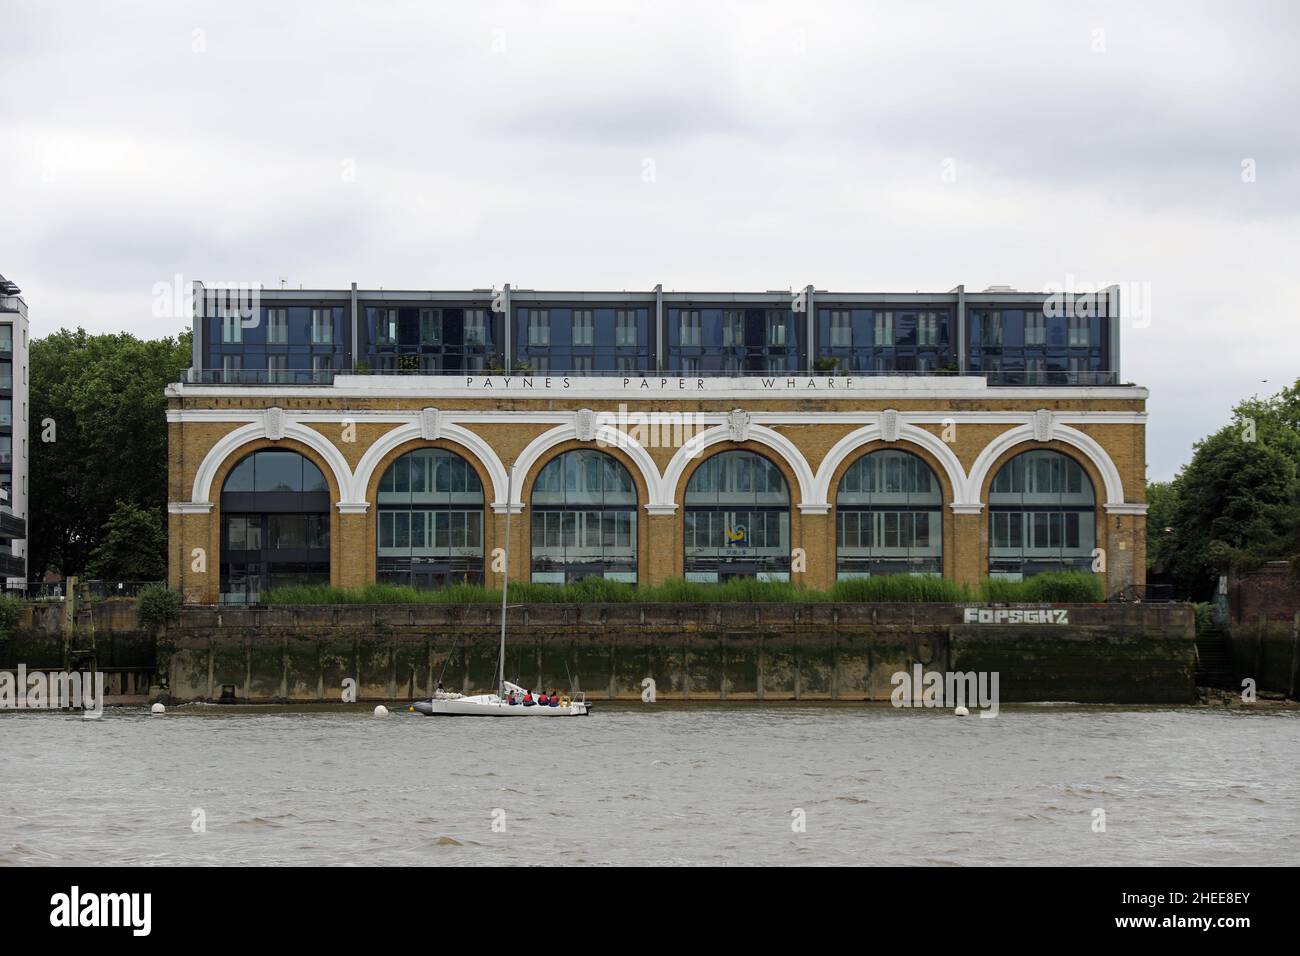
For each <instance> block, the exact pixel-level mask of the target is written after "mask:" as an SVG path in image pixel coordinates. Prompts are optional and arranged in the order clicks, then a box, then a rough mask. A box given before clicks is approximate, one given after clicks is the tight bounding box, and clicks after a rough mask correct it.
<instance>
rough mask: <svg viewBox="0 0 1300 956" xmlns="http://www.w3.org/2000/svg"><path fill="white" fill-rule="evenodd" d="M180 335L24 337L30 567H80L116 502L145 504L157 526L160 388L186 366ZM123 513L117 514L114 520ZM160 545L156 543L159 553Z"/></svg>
mask: <svg viewBox="0 0 1300 956" xmlns="http://www.w3.org/2000/svg"><path fill="white" fill-rule="evenodd" d="M189 342H190V334H189V333H188V332H185V333H182V334H181V335H180V336H178V337H174V338H163V339H155V340H152V341H144V340H141V339H138V338H136V337H135V336H133V335H130V334H127V333H116V334H110V335H90V334H88V333H87V332H86V331H85V330H84V329H77V330H76V331H75V332H71V331H68V330H67V329H62V330H60V331H58V332H55V333H54V334H52V335H49V336H46V337H45V338H42V339H37V340H35V341H33V342H32V347H31V438H30V441H29V444H28V447H29V449H30V450H31V479H30V488H31V490H32V494H31V498H30V509H29V514H28V555H29V564H28V566H29V568H30V571H31V574H32V575H34V576H39V575H40V574H42V573H43V572H44V571H46V570H56V571H59V572H61V573H63V574H65V575H67V574H83V573H86V572H87V571H88V570H89V569H90V564H91V559H92V555H95V554H96V553H97V549H99V548H101V546H104V545H105V544H106V540H107V537H108V524H109V521H110V519H111V518H112V517H113V516H114V515H115V514H117V513H118V512H119V510H120V506H121V505H122V504H126V505H133V506H135V507H136V508H137V509H140V510H143V511H147V512H152V513H153V514H155V515H156V516H157V520H158V521H159V522H160V524H161V526H162V527H163V528H165V527H166V507H167V417H166V407H167V400H166V397H165V395H164V389H165V388H166V386H167V385H168V384H170V383H172V382H176V381H179V380H180V378H181V376H182V374H183V372H184V370H185V369H186V368H188V366H189V362H190V344H189ZM132 520H135V519H134V518H133V517H132V518H128V517H127V516H126V515H124V516H123V518H122V519H121V522H122V523H123V525H125V523H127V522H129V521H132ZM150 546H152V545H150ZM112 553H113V549H112V548H111V547H110V550H109V551H104V552H103V562H104V563H102V564H101V565H100V567H103V568H109V567H113V566H115V565H114V562H115V561H117V560H118V559H117V558H113V557H111V555H112ZM118 554H120V555H122V558H123V560H125V559H126V558H125V553H124V552H122V551H120V550H119V551H118ZM165 555H166V548H165V545H164V547H163V549H162V551H161V552H160V558H161V559H162V560H164V561H165ZM137 559H138V556H137ZM137 559H131V560H132V561H136V560H137ZM143 576H144V577H158V576H159V575H156V574H150V575H143Z"/></svg>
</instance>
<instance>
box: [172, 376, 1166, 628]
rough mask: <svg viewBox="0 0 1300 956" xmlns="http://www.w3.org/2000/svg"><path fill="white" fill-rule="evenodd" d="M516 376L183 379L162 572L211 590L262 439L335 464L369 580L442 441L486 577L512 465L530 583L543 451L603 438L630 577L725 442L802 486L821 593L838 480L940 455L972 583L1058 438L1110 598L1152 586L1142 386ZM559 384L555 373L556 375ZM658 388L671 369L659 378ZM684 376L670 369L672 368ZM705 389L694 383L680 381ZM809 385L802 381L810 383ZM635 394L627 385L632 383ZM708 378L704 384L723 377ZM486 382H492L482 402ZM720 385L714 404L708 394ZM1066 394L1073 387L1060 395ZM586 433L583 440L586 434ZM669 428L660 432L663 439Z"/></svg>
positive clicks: (963, 573) (674, 550) (657, 551)
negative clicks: (394, 481)
mask: <svg viewBox="0 0 1300 956" xmlns="http://www.w3.org/2000/svg"><path fill="white" fill-rule="evenodd" d="M515 379H516V383H515V384H513V385H512V386H503V387H500V388H492V389H491V390H490V391H489V390H488V389H486V388H480V387H474V388H470V387H463V388H460V389H456V388H452V387H450V386H449V385H446V384H444V385H442V386H441V387H438V388H427V389H426V391H425V392H424V393H421V392H420V391H419V390H418V389H415V388H405V387H402V386H404V385H405V383H403V382H399V383H398V384H397V385H396V386H394V387H393V388H390V389H385V388H382V387H376V386H371V385H369V384H366V383H364V380H363V384H361V385H358V384H356V381H357V380H356V379H353V380H351V381H349V380H347V379H341V380H340V381H341V382H342V384H339V383H336V385H335V386H333V387H324V388H318V389H298V390H293V389H287V388H286V389H268V388H263V389H260V390H259V389H256V388H243V389H240V388H221V387H206V388H202V387H193V386H185V385H177V386H173V387H172V388H171V389H170V391H169V489H170V501H171V507H170V510H171V516H170V521H169V533H170V542H169V556H170V560H169V568H170V571H169V579H170V584H171V586H172V587H174V588H178V589H180V590H182V591H183V593H184V596H185V599H186V600H187V601H188V602H193V603H214V602H216V601H217V600H218V596H219V589H220V581H219V567H220V559H219V555H220V543H221V542H220V527H221V514H220V500H221V487H222V482H223V481H224V478H225V476H226V475H227V474H228V473H229V471H230V470H231V468H233V467H234V465H235V464H236V463H238V461H239V460H241V459H242V458H244V457H245V456H246V455H248V454H249V453H251V452H253V451H256V450H257V449H259V448H264V447H272V446H274V447H282V448H289V449H293V450H296V451H299V452H301V453H302V454H303V455H304V456H306V457H307V458H308V459H310V460H311V461H312V462H313V463H314V464H316V466H317V467H319V468H320V469H321V471H322V473H323V474H324V475H325V476H326V478H327V480H328V482H329V486H330V496H331V500H332V501H333V502H334V507H333V508H332V510H331V518H330V556H331V561H330V567H331V571H330V577H331V582H332V583H334V584H336V585H342V586H359V585H363V584H366V583H368V582H373V581H374V580H375V579H376V550H377V549H376V540H377V518H376V508H375V507H374V502H375V496H376V490H377V486H378V482H379V480H380V477H381V476H382V475H383V473H384V470H385V469H386V468H387V467H388V465H390V464H391V463H392V462H393V461H395V460H396V459H397V458H398V457H399V456H401V455H402V454H405V453H406V452H409V451H411V450H412V449H415V448H420V447H433V448H444V449H447V450H449V451H452V452H455V453H456V454H458V455H460V456H461V457H463V458H464V459H465V460H466V461H467V462H469V463H470V465H471V466H472V467H473V468H474V470H475V472H476V473H477V474H478V476H479V479H480V481H481V483H482V486H483V489H484V494H485V502H486V504H485V508H484V513H485V520H484V541H483V546H484V555H485V569H486V570H487V576H486V580H487V582H488V583H489V584H490V583H493V582H496V583H498V584H499V582H500V577H499V574H497V573H494V571H493V561H492V559H491V558H492V555H493V554H494V551H495V549H498V548H500V547H502V545H503V543H504V540H505V533H506V532H505V524H506V510H507V505H508V502H507V500H506V495H505V491H506V489H505V475H506V469H507V468H508V467H510V466H511V465H512V464H514V463H517V462H520V461H521V460H524V461H525V462H526V468H525V469H524V471H523V473H517V474H516V476H515V480H516V482H517V486H516V487H515V488H514V495H513V502H514V505H515V513H514V514H513V515H512V517H511V537H512V540H511V542H510V556H511V560H510V564H511V568H510V574H511V579H512V580H527V579H528V577H529V559H530V553H529V540H530V538H529V533H530V528H529V515H528V507H527V502H528V501H529V500H530V495H531V489H532V485H533V482H534V481H535V480H536V478H537V475H538V473H539V472H540V470H541V469H542V468H543V467H544V466H545V465H546V463H547V462H548V461H550V460H552V459H553V458H555V457H556V456H557V455H559V454H562V453H563V452H564V451H566V450H568V449H571V448H581V447H598V448H600V449H601V450H603V451H606V452H608V453H609V454H611V455H613V456H614V457H615V458H617V459H618V460H619V461H620V462H621V463H622V464H623V465H624V466H625V467H626V468H627V470H628V472H629V474H630V475H631V476H632V478H633V481H634V483H635V485H636V491H637V498H638V503H639V507H638V509H637V514H638V518H637V538H636V540H637V554H638V568H637V579H638V580H639V581H641V582H647V583H658V582H662V581H666V580H670V579H673V578H679V577H681V576H682V573H683V561H684V558H683V547H684V537H683V536H684V530H683V522H682V511H683V508H682V501H683V494H684V491H685V486H686V482H687V481H688V480H689V478H690V475H691V473H692V471H693V470H694V469H695V468H697V467H698V466H699V463H700V462H701V461H703V460H705V459H706V458H708V457H709V456H711V455H714V454H717V453H719V452H721V451H725V450H728V449H737V448H743V449H750V450H753V451H755V452H757V453H759V454H761V455H764V456H765V457H767V458H768V459H769V460H770V461H772V462H773V463H774V464H775V465H776V466H777V468H778V469H779V470H780V471H781V473H782V475H783V476H784V477H785V479H786V482H787V485H788V487H789V489H790V497H791V506H790V532H791V546H792V549H802V554H803V555H804V559H805V563H804V565H803V567H804V570H802V571H800V572H798V573H796V574H794V575H793V576H792V579H793V580H796V581H802V582H803V583H805V584H806V585H808V586H810V587H819V588H820V587H826V586H829V585H830V584H831V583H832V582H833V581H834V580H835V577H836V570H835V527H836V524H835V507H834V506H835V489H836V488H837V487H838V483H839V480H840V478H841V477H842V476H843V474H844V472H845V471H846V470H847V469H848V467H849V466H850V465H851V464H852V463H853V462H854V461H855V460H857V459H858V458H859V457H860V456H861V455H863V454H866V453H868V452H871V451H876V450H880V449H883V448H897V449H901V450H905V451H909V452H912V453H914V454H915V455H917V456H918V457H919V458H921V459H922V460H923V461H924V462H925V463H926V464H927V465H929V466H930V468H931V470H932V471H933V472H934V474H935V476H936V477H937V478H938V481H939V484H940V486H941V488H942V495H943V503H944V507H943V521H942V527H943V571H944V575H945V576H946V577H949V578H952V579H954V580H958V581H963V582H968V583H975V582H978V581H979V580H980V578H981V577H983V576H984V575H985V574H986V573H987V571H988V546H989V518H988V511H987V507H986V504H987V501H988V489H989V484H990V483H991V481H992V478H993V476H994V475H995V474H996V472H997V469H998V468H999V467H1000V466H1001V465H1002V464H1003V463H1005V462H1006V461H1008V460H1010V458H1012V457H1014V456H1015V455H1016V454H1018V453H1020V452H1024V451H1028V450H1032V449H1035V448H1050V449H1054V450H1057V451H1060V452H1061V453H1063V454H1065V455H1068V456H1069V457H1071V458H1072V459H1074V460H1075V461H1077V462H1078V463H1079V464H1080V465H1081V466H1082V467H1083V468H1084V470H1085V472H1086V474H1087V475H1088V477H1089V478H1090V479H1091V481H1092V485H1093V489H1094V492H1095V497H1096V502H1097V504H1096V522H1097V536H1096V541H1097V543H1098V546H1099V547H1100V548H1101V549H1102V550H1103V551H1104V559H1105V571H1104V572H1102V573H1103V575H1104V578H1105V584H1106V589H1107V591H1108V592H1110V591H1113V590H1115V589H1118V588H1121V587H1125V586H1127V585H1129V584H1133V583H1142V582H1143V580H1144V569H1145V548H1146V545H1145V480H1146V479H1145V474H1146V470H1145V461H1144V455H1145V399H1146V392H1145V391H1144V390H1142V389H1139V388H1133V387H1106V388H1093V389H1068V390H1059V391H1060V392H1061V393H1062V394H1057V393H1056V392H1057V391H1058V390H1053V389H1048V388H1040V389H1037V390H1035V391H1034V393H1033V394H1027V392H1028V391H1029V390H1026V389H1010V390H1003V391H999V390H997V389H993V388H985V389H980V390H979V391H978V392H975V391H972V390H971V389H961V390H954V391H953V393H952V394H947V393H945V390H944V389H943V388H942V387H937V388H934V389H932V390H930V392H929V393H927V394H925V395H917V394H915V392H916V391H917V390H906V389H898V390H897V392H898V393H897V394H887V393H884V392H882V393H880V394H876V393H872V392H868V391H866V390H859V391H858V392H855V393H849V394H843V393H842V394H839V395H837V396H836V397H834V398H830V397H827V396H826V395H825V393H824V391H820V390H817V389H816V388H815V387H814V388H813V389H812V390H811V391H808V392H805V391H803V390H802V389H797V390H796V389H792V390H790V392H789V393H788V394H785V393H782V394H773V393H771V392H764V393H761V394H754V395H752V396H751V395H749V394H747V393H744V392H737V393H734V394H732V393H725V392H724V390H721V389H715V390H712V391H711V392H710V393H706V394H705V395H699V394H694V393H692V392H688V391H687V390H686V389H672V388H671V387H664V388H660V389H659V390H658V391H657V392H654V393H652V394H649V395H646V394H642V393H641V392H640V391H638V390H635V389H633V390H629V391H628V393H627V395H626V397H623V396H622V395H616V394H614V392H616V391H617V386H616V385H613V386H610V387H597V388H592V389H589V390H588V391H587V392H586V393H584V394H577V395H572V396H571V395H569V394H564V393H559V394H556V393H552V392H550V391H543V390H540V389H538V390H537V394H529V393H523V392H522V391H521V390H520V389H519V388H518V386H517V382H518V377H517V376H516V377H515ZM548 381H549V380H548ZM664 381H665V382H667V381H669V380H664ZM672 381H673V382H675V381H676V380H672ZM683 381H693V380H683ZM800 381H802V380H800ZM623 382H624V383H625V384H624V388H626V382H627V380H623ZM711 384H712V383H711ZM485 391H487V392H488V394H486V395H485V394H484V392H485ZM714 391H716V392H721V393H720V394H717V397H714V395H713V392H714ZM1067 392H1068V394H1064V393H1067ZM637 413H646V414H651V413H654V414H660V415H662V414H665V413H667V414H673V415H678V416H683V417H685V418H686V419H688V420H691V421H692V422H693V423H694V425H695V427H696V428H697V429H698V430H699V432H700V438H701V441H705V440H707V441H706V442H705V447H703V450H702V451H700V452H699V453H698V454H696V455H694V456H686V457H685V458H684V456H683V454H682V452H683V449H682V448H681V447H676V446H673V445H671V444H667V445H665V444H663V443H660V444H658V445H652V446H650V447H646V445H645V444H644V443H643V442H640V441H637V440H636V439H637V437H644V434H645V433H644V431H643V430H641V431H638V423H637V422H636V421H633V420H631V419H633V418H634V417H635V415H636V414H637ZM584 432H586V433H585V434H584ZM660 437H662V436H660Z"/></svg>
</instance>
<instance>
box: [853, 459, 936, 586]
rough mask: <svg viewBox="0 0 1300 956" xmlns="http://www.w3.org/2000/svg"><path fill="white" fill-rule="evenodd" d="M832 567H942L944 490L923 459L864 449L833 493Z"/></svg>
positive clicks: (914, 570)
mask: <svg viewBox="0 0 1300 956" xmlns="http://www.w3.org/2000/svg"><path fill="white" fill-rule="evenodd" d="M835 536H836V541H835V544H836V550H835V562H836V573H837V575H838V576H839V577H840V578H855V577H869V576H871V575H873V574H898V573H911V574H936V575H937V574H942V573H943V496H942V492H941V491H940V485H939V480H938V478H936V477H935V475H934V472H933V471H932V470H931V469H930V466H929V465H927V464H926V463H925V462H924V461H922V460H921V459H920V458H918V457H917V456H916V455H913V454H910V453H909V452H904V451H894V450H884V451H877V452H871V453H870V454H867V455H863V456H862V457H861V458H859V459H858V460H857V461H855V462H854V463H853V464H852V465H850V466H849V468H848V470H847V471H845V473H844V477H843V478H841V479H840V484H839V489H838V491H837V493H836V497H835Z"/></svg>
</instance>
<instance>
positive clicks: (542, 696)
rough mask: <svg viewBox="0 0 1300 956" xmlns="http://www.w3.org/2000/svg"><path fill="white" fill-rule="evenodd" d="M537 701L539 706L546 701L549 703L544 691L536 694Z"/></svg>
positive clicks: (543, 705)
mask: <svg viewBox="0 0 1300 956" xmlns="http://www.w3.org/2000/svg"><path fill="white" fill-rule="evenodd" d="M537 703H538V705H539V706H541V707H545V706H546V705H547V704H548V703H550V700H549V699H548V698H547V696H546V691H542V692H541V693H540V694H538V695H537Z"/></svg>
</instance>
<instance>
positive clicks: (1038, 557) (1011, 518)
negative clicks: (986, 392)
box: [989, 449, 1097, 580]
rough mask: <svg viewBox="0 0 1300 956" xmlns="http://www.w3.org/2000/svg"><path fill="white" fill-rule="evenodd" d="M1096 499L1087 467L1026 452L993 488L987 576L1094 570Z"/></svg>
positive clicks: (998, 477) (1038, 452)
mask: <svg viewBox="0 0 1300 956" xmlns="http://www.w3.org/2000/svg"><path fill="white" fill-rule="evenodd" d="M1096 521H1097V511H1096V498H1095V495H1094V492H1093V487H1092V482H1091V481H1090V480H1089V478H1088V474H1087V472H1085V471H1084V470H1083V467H1082V466H1081V465H1080V464H1079V463H1078V462H1076V461H1075V460H1074V459H1073V458H1070V457H1069V456H1068V455H1063V454H1061V453H1060V452H1057V451H1050V450H1046V449H1044V450H1036V451H1028V452H1024V453H1022V454H1020V455H1017V456H1016V457H1015V458H1012V459H1011V460H1010V461H1008V462H1007V463H1006V464H1005V465H1003V466H1002V467H1001V468H1000V469H999V470H998V473H997V474H996V475H995V476H994V477H993V483H992V485H991V486H990V488H989V574H990V575H992V576H994V577H1005V578H1011V579H1014V580H1021V579H1022V578H1026V577H1029V576H1031V575H1034V574H1038V573H1039V572H1042V571H1062V570H1069V571H1091V570H1092V561H1093V554H1092V552H1093V549H1094V548H1095V547H1096V529H1097V523H1096Z"/></svg>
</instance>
